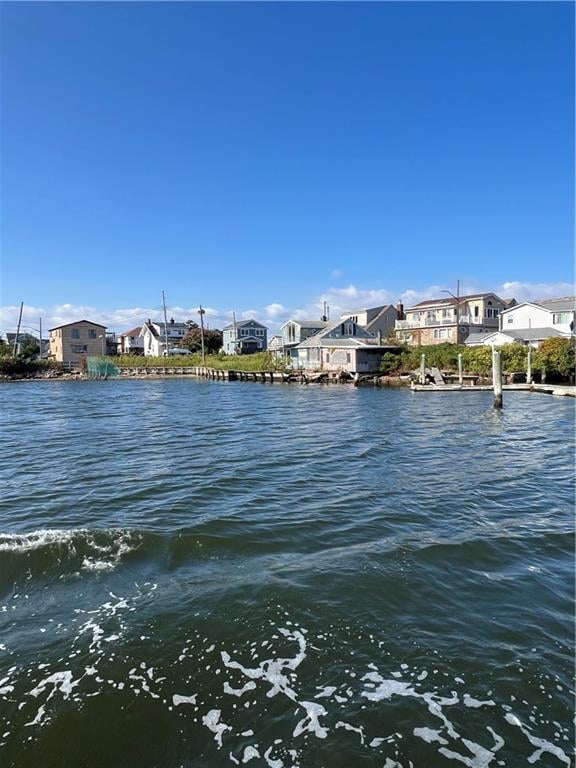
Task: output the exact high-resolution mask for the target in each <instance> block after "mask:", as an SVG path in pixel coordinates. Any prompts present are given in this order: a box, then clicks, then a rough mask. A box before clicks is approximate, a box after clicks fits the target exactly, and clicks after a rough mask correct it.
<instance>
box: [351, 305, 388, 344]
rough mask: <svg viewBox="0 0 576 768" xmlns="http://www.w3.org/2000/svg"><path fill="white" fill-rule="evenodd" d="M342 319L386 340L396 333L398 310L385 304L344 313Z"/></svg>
mask: <svg viewBox="0 0 576 768" xmlns="http://www.w3.org/2000/svg"><path fill="white" fill-rule="evenodd" d="M401 306H402V305H400V307H401ZM340 317H341V318H342V320H353V321H354V322H355V323H358V325H361V326H362V327H363V328H366V330H367V331H370V333H374V334H376V335H378V334H380V335H381V336H382V338H383V339H385V338H387V337H388V336H390V335H391V334H393V333H394V326H395V323H396V320H397V319H398V310H397V309H396V307H394V306H393V305H392V304H384V305H382V306H380V307H372V308H370V309H354V310H350V311H349V312H343V313H342V314H341V315H340Z"/></svg>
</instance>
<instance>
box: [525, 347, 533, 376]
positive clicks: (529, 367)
mask: <svg viewBox="0 0 576 768" xmlns="http://www.w3.org/2000/svg"><path fill="white" fill-rule="evenodd" d="M526 384H532V347H531V346H530V344H528V357H527V359H526Z"/></svg>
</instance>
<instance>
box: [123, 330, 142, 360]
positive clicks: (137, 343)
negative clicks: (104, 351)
mask: <svg viewBox="0 0 576 768" xmlns="http://www.w3.org/2000/svg"><path fill="white" fill-rule="evenodd" d="M141 331H142V326H141V325H138V326H137V327H136V328H132V329H131V330H130V331H124V333H121V334H119V336H118V354H119V355H143V354H144V337H143V336H141V335H140V332H141Z"/></svg>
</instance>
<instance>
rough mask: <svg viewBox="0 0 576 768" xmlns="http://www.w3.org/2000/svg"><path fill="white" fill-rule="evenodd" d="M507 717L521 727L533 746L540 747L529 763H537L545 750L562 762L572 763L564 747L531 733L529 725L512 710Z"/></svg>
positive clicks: (529, 759)
mask: <svg viewBox="0 0 576 768" xmlns="http://www.w3.org/2000/svg"><path fill="white" fill-rule="evenodd" d="M505 718H506V720H507V721H508V722H509V723H510V725H515V726H516V727H517V728H520V730H521V731H522V733H523V734H524V736H526V738H527V739H528V741H529V742H530V744H532V746H533V747H538V749H537V750H536V751H535V752H533V753H532V755H530V757H529V758H528V762H529V763H536V762H537V761H538V760H540V758H541V757H542V755H543V754H544V752H547V753H549V754H551V755H554V757H557V758H558V760H560V762H561V763H564V764H565V765H568V766H569V765H570V764H571V763H570V758H569V757H568V755H567V754H566V753H565V752H564V750H563V749H561V748H560V747H557V746H556V745H555V744H551V743H550V742H549V741H546V740H545V739H540V738H538V737H537V736H533V735H532V734H531V733H530V729H529V728H528V726H526V725H523V724H522V722H521V721H520V720H519V719H518V718H517V717H516V715H513V714H512V713H511V712H507V713H506V715H505Z"/></svg>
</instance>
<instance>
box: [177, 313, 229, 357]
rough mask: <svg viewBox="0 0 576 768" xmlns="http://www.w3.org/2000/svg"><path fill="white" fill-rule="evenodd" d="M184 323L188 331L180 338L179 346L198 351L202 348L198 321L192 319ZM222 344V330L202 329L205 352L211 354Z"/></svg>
mask: <svg viewBox="0 0 576 768" xmlns="http://www.w3.org/2000/svg"><path fill="white" fill-rule="evenodd" d="M186 325H187V326H188V331H187V332H186V335H185V336H184V337H183V338H182V339H181V341H180V344H179V346H180V347H183V348H184V349H189V350H190V352H200V351H201V350H202V331H201V330H200V326H199V325H198V323H195V322H194V321H193V320H188V321H187V323H186ZM221 346H222V331H219V330H218V329H216V328H214V329H210V330H208V329H204V349H205V351H206V354H207V355H209V354H213V353H215V352H218V350H219V349H220V347H221Z"/></svg>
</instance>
